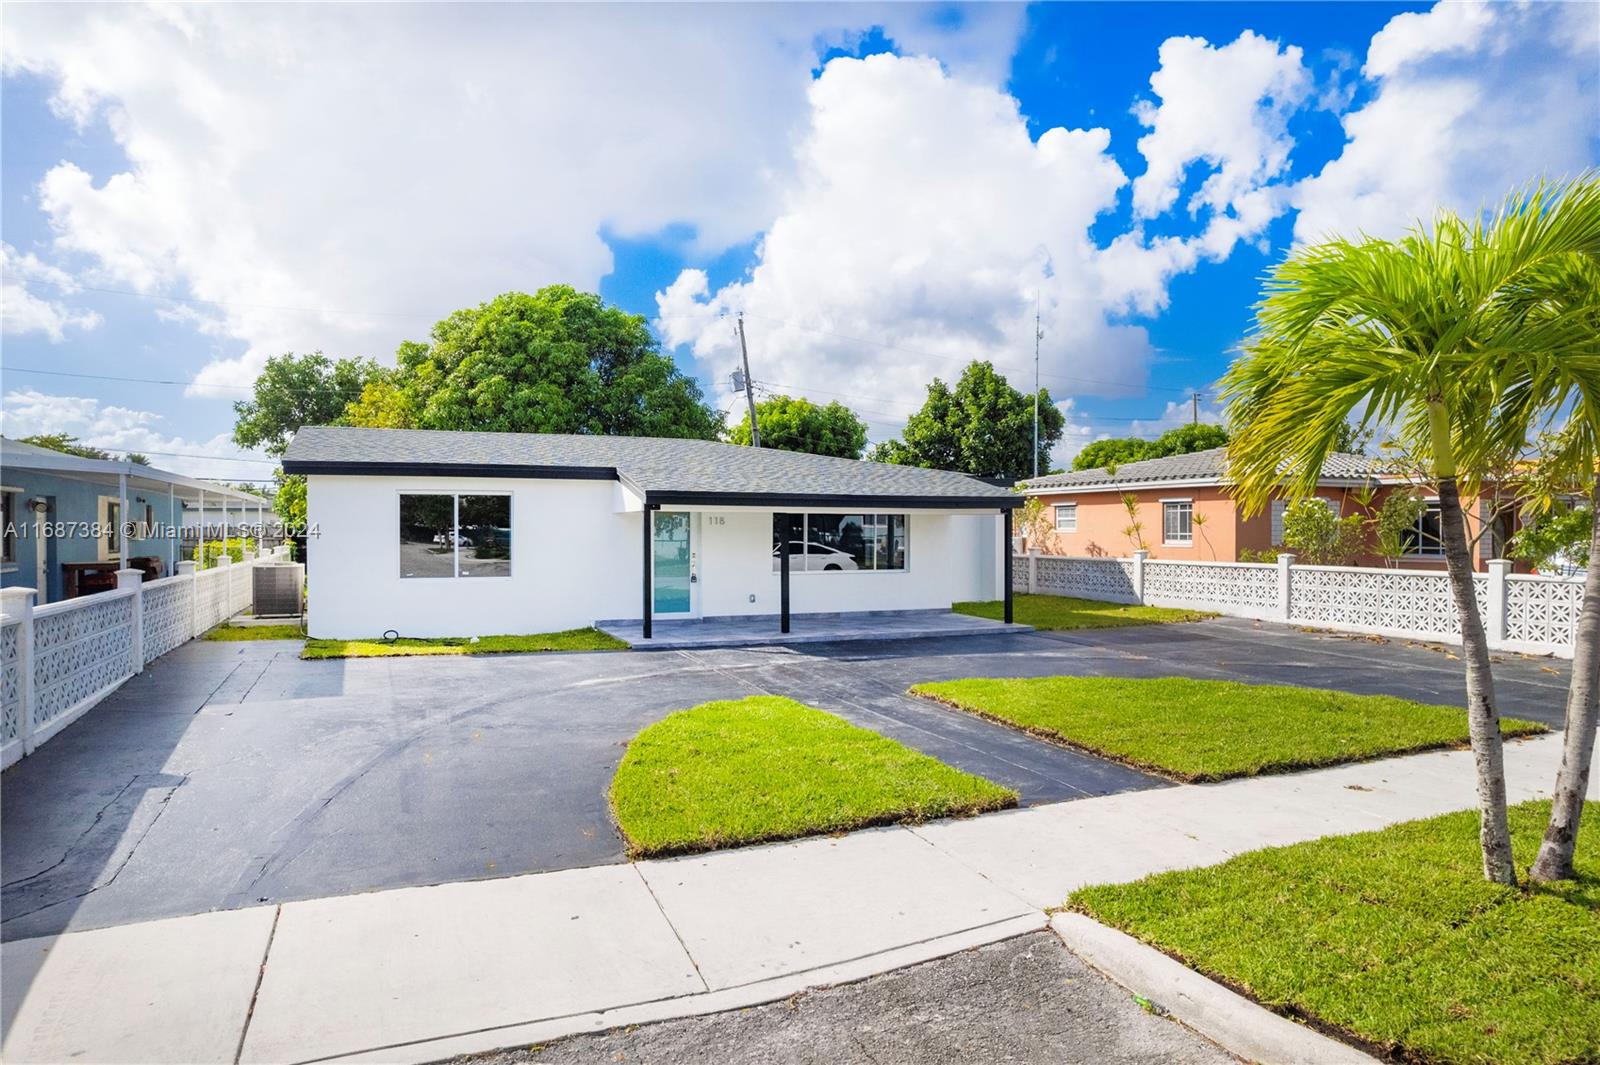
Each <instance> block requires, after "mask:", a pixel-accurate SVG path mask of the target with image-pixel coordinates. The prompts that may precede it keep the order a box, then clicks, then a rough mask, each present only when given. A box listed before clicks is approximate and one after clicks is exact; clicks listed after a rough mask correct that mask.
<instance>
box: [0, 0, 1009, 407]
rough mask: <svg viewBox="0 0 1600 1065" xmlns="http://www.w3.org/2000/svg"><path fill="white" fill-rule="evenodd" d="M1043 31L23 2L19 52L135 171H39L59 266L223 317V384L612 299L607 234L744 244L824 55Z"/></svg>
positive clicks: (977, 47) (838, 8) (897, 22)
mask: <svg viewBox="0 0 1600 1065" xmlns="http://www.w3.org/2000/svg"><path fill="white" fill-rule="evenodd" d="M1022 24H1023V15H1022V12H1021V9H1020V8H1018V7H1014V6H1008V5H992V6H989V5H986V6H980V7H976V8H972V9H964V10H963V11H962V12H961V13H960V17H959V18H956V19H951V18H948V17H945V16H944V15H943V14H941V12H940V11H939V10H937V9H931V8H925V7H920V6H911V5H899V4H887V5H878V6H867V5H861V6H848V5H792V6H776V5H774V6H766V5H732V4H729V5H707V6H702V7H697V8H695V9H693V15H692V16H691V15H689V14H688V13H687V9H684V8H681V7H675V6H672V5H649V4H645V5H630V6H606V5H597V6H583V5H556V4H550V5H545V4H536V5H475V6H474V5H468V6H449V5H412V6H399V7H388V8H374V7H371V6H365V5H357V4H350V5H252V4H240V5H231V4H219V5H202V6H180V5H159V6H136V5H107V6H102V7H87V6H72V7H51V6H48V5H38V6H24V7H18V8H16V9H14V10H9V9H8V11H7V15H6V26H5V33H4V64H5V70H6V72H7V73H17V72H30V73H33V74H36V75H39V76H41V77H44V78H46V79H48V80H50V81H51V82H52V83H53V85H54V88H55V92H54V96H53V105H54V107H55V108H56V110H57V111H58V112H59V113H60V114H62V115H63V116H65V117H67V118H69V119H71V120H72V121H75V122H77V123H79V124H80V125H85V126H87V125H89V124H92V123H97V122H100V121H102V120H103V121H105V122H106V123H107V124H108V127H109V129H110V131H111V132H112V134H113V135H114V137H115V138H116V140H117V142H118V143H119V144H120V145H121V147H122V149H123V151H124V153H125V154H126V155H127V157H128V160H129V166H128V167H127V169H125V170H123V171H122V172H118V173H92V174H91V173H89V172H87V171H86V170H84V169H82V168H80V167H79V166H77V165H74V164H72V163H63V164H60V165H58V166H56V167H54V168H52V169H51V170H49V171H48V173H44V174H42V175H41V180H40V187H39V197H38V202H39V204H40V206H41V207H42V209H43V210H44V211H45V212H46V213H47V215H48V217H49V220H50V222H51V224H52V226H53V227H54V230H55V249H56V252H57V253H58V254H59V255H61V256H64V257H68V258H72V259H74V260H75V261H81V263H82V265H83V266H84V268H85V269H87V270H89V271H91V272H92V276H94V277H95V278H96V283H97V284H102V285H112V286H115V287H121V288H129V289H132V290H136V291H139V292H143V293H152V294H164V295H171V296H178V297H184V298H187V299H190V300H193V301H200V302H194V303H191V304H190V305H189V306H190V308H191V310H190V312H189V313H190V314H191V316H193V317H194V318H195V319H196V320H197V323H198V324H200V325H202V326H203V327H204V329H205V330H206V331H207V332H209V333H210V334H211V335H213V336H215V337H218V338H222V339H227V340H233V341H236V342H242V348H243V350H242V353H241V354H238V355H236V356H235V355H232V354H231V353H227V354H225V355H224V356H223V357H219V358H218V359H217V360H216V361H215V362H213V363H212V364H211V365H210V366H208V367H207V368H206V369H204V370H202V371H201V373H200V374H199V377H198V378H197V383H198V384H199V385H202V386H207V385H211V386H219V387H221V386H237V385H239V384H242V383H248V382H249V381H250V380H252V379H253V377H254V374H255V372H256V370H257V369H258V368H259V367H260V365H261V364H262V362H263V361H264V360H265V359H266V357H267V356H268V355H271V354H276V353H278V352H280V351H284V350H289V349H296V350H307V349H311V348H321V349H323V350H326V351H330V352H334V353H337V354H341V355H343V354H364V355H371V356H376V357H379V358H386V357H388V356H389V355H390V353H391V352H392V351H393V350H394V347H395V345H396V344H397V342H398V341H400V340H401V339H405V338H418V337H421V336H423V335H424V334H425V332H426V330H427V329H428V327H429V326H430V325H431V324H432V323H433V322H434V321H435V320H437V319H439V318H442V317H443V316H445V315H446V314H448V313H449V312H451V311H453V310H455V309H457V308H459V307H462V306H468V305H471V304H474V303H477V302H479V301H481V300H484V299H487V298H489V297H491V296H493V295H494V294H496V293H498V292H502V291H505V290H507V289H513V288H517V289H533V288H536V287H538V286H540V285H543V284H547V283H551V282H556V281H561V282H569V283H572V284H574V285H578V286H581V287H585V288H590V289H592V288H595V287H597V286H598V284H599V281H600V279H601V277H603V276H604V275H605V274H607V273H608V272H609V271H610V270H611V268H612V258H611V251H610V249H609V247H608V246H607V244H606V242H605V239H604V236H605V234H606V233H608V232H614V233H617V234H620V235H623V236H638V235H644V234H651V233H655V232H658V231H660V230H662V229H663V228H664V227H667V226H669V225H686V226H688V227H690V228H692V230H693V231H694V232H695V234H696V247H697V248H699V249H700V250H703V251H704V250H710V251H716V250H720V249H722V248H725V247H728V246H730V245H733V244H736V243H741V242H744V241H747V240H749V239H751V238H752V237H753V236H755V235H756V234H757V233H759V232H760V231H761V229H762V227H763V226H764V225H765V223H766V222H767V221H768V220H770V219H771V217H772V214H773V210H774V208H775V205H776V203H777V202H778V196H779V194H780V192H781V190H782V187H783V185H784V183H785V180H786V175H787V173H788V170H789V166H790V156H789V151H790V147H791V141H792V137H793V135H794V131H795V130H796V128H797V127H798V126H799V125H800V124H801V122H802V121H803V119H804V117H805V113H806V90H807V87H808V86H809V84H810V82H811V80H812V72H813V70H814V68H815V66H816V64H817V61H818V57H819V55H820V54H821V50H822V49H825V48H827V47H828V46H830V45H849V44H850V42H851V41H853V40H854V39H856V38H857V37H858V36H859V35H860V34H861V33H862V32H863V31H866V30H868V29H870V28H872V27H874V26H881V27H882V28H883V29H884V31H885V32H886V33H887V34H888V35H889V36H890V37H891V38H893V39H896V40H900V41H902V42H904V44H905V46H906V47H909V48H912V49H914V50H927V51H937V52H939V53H940V54H942V55H944V56H946V57H947V58H948V60H949V61H950V63H951V64H952V67H953V68H954V69H958V70H962V71H965V72H967V73H968V74H969V75H970V76H974V77H988V78H994V77H1000V76H1002V75H1003V71H1004V68H1005V66H1006V65H1007V63H1008V62H1009V57H1010V55H1011V53H1012V51H1013V50H1014V47H1015V42H1016V39H1017V36H1018V34H1019V33H1020V32H1021V28H1022ZM35 310H36V309H35ZM233 350H235V351H237V350H239V349H238V348H237V347H236V348H234V349H233ZM200 391H202V392H205V391H206V389H204V388H202V389H200Z"/></svg>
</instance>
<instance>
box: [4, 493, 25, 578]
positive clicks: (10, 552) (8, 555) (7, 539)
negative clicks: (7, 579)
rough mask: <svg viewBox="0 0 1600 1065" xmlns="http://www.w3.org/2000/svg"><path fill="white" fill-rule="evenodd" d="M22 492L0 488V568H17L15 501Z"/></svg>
mask: <svg viewBox="0 0 1600 1065" xmlns="http://www.w3.org/2000/svg"><path fill="white" fill-rule="evenodd" d="M21 495H22V492H21V491H20V490H18V489H15V488H0V566H5V567H6V568H7V570H8V571H9V570H13V569H16V568H17V501H18V498H19V497H20V496H21Z"/></svg>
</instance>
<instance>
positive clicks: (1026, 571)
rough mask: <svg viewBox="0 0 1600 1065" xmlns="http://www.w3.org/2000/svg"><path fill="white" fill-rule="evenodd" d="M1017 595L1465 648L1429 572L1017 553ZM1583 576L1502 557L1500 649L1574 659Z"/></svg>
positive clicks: (1496, 615) (1495, 644)
mask: <svg viewBox="0 0 1600 1065" xmlns="http://www.w3.org/2000/svg"><path fill="white" fill-rule="evenodd" d="M1012 575H1013V578H1012V590H1013V591H1016V592H1033V593H1038V594H1043V595H1070V596H1077V597H1079V598H1082V599H1100V600H1105V601H1107V602H1112V603H1143V604H1146V605H1149V606H1167V607H1181V608H1188V609H1191V610H1212V611H1216V612H1217V613H1219V614H1230V615H1232V616H1234V617H1244V618H1258V619H1266V620H1272V621H1286V622H1290V623H1292V624H1296V625H1307V626H1313V627H1316V628H1324V629H1339V630H1343V631H1347V632H1366V633H1374V634H1377V635H1381V636H1396V637H1401V638H1406V639H1418V640H1437V641H1440V642H1444V643H1460V642H1461V626H1460V625H1459V624H1458V622H1457V620H1456V609H1455V600H1454V598H1453V597H1452V596H1451V593H1450V578H1449V577H1448V576H1446V575H1445V574H1444V573H1440V572H1432V571H1426V570H1395V569H1365V568H1356V567H1346V566H1297V565H1295V564H1294V556H1292V555H1280V556H1279V557H1278V561H1277V562H1276V563H1270V562H1269V563H1260V562H1174V561H1169V560H1165V559H1151V558H1148V557H1146V554H1145V552H1143V551H1135V552H1134V553H1133V557H1132V558H1083V557H1069V556H1063V555H1040V554H1032V553H1030V554H1027V555H1018V556H1016V558H1015V559H1014V560H1013V566H1012ZM1583 587H1584V582H1583V581H1582V580H1569V579H1566V578H1562V577H1529V576H1521V575H1517V574H1513V573H1512V572H1511V563H1510V562H1506V561H1503V560H1499V559H1497V560H1495V561H1493V562H1491V563H1489V572H1488V573H1479V574H1476V575H1474V577H1473V590H1474V591H1475V592H1476V594H1477V599H1478V614H1479V617H1481V618H1482V619H1483V623H1484V627H1485V628H1486V629H1487V630H1488V634H1489V647H1490V648H1491V649H1492V650H1497V651H1523V652H1527V653H1530V654H1551V655H1559V656H1561V657H1563V658H1570V657H1572V641H1573V639H1574V637H1575V634H1576V630H1577V626H1578V608H1579V606H1580V605H1581V604H1582V601H1583Z"/></svg>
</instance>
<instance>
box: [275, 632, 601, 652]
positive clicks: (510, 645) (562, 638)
mask: <svg viewBox="0 0 1600 1065" xmlns="http://www.w3.org/2000/svg"><path fill="white" fill-rule="evenodd" d="M627 646H628V645H627V644H625V643H623V642H622V641H621V640H619V639H617V638H616V637H614V636H607V635H606V634H605V633H603V632H601V631H600V630H599V629H567V630H566V631H565V632H540V633H534V634H532V635H529V636H482V637H479V639H478V641H477V642H476V643H473V642H472V641H471V640H469V639H467V638H466V637H446V638H441V639H435V640H423V639H413V638H412V637H409V636H404V637H401V638H400V639H398V640H394V641H393V642H386V641H384V640H307V641H306V646H305V650H303V651H301V652H300V657H301V658H387V657H395V656H401V657H403V656H407V655H503V654H527V653H529V652H533V651H617V650H622V649H625V648H626V647H627Z"/></svg>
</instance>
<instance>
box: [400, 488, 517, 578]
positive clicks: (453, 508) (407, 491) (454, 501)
mask: <svg viewBox="0 0 1600 1065" xmlns="http://www.w3.org/2000/svg"><path fill="white" fill-rule="evenodd" d="M401 496H449V497H450V529H451V531H452V533H453V534H454V536H455V539H456V541H457V542H456V543H455V544H454V545H453V546H454V547H455V550H454V551H452V552H451V554H450V560H451V564H452V566H453V568H454V572H452V573H451V574H450V575H449V576H446V575H444V574H442V573H441V574H439V575H437V576H425V577H407V576H406V575H405V574H404V573H401V572H400V538H399V537H400V497H401ZM462 496H505V497H506V501H507V502H506V513H507V516H508V517H509V518H510V519H511V540H512V550H511V557H510V558H509V559H507V561H508V562H510V563H511V572H509V573H505V574H499V575H496V576H489V577H467V578H463V577H462V576H461V544H460V539H461V497H462ZM390 528H392V529H394V530H395V541H394V569H393V570H392V571H391V572H393V573H394V574H395V580H397V581H458V580H462V579H465V580H469V581H509V580H511V579H512V578H513V577H515V576H516V575H517V550H516V537H517V493H516V492H511V491H506V492H457V491H441V490H440V489H437V488H432V489H426V488H424V489H417V488H397V489H395V493H394V524H393V525H392V526H390Z"/></svg>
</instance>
